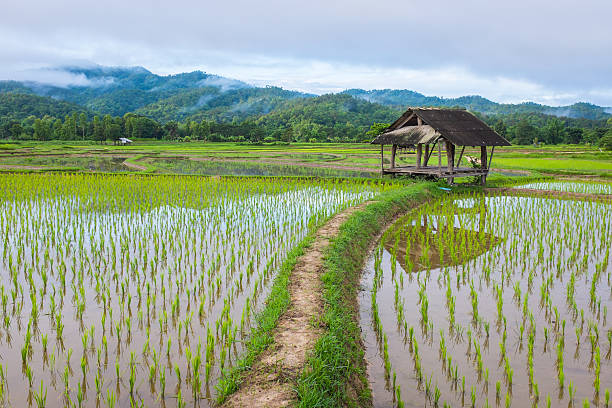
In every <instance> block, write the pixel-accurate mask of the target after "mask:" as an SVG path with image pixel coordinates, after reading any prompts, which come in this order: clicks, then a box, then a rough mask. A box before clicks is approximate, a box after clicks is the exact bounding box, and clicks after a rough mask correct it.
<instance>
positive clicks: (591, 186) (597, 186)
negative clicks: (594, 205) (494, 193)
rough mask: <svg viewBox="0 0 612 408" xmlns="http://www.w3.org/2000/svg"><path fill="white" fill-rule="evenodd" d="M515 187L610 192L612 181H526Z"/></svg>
mask: <svg viewBox="0 0 612 408" xmlns="http://www.w3.org/2000/svg"><path fill="white" fill-rule="evenodd" d="M515 188H523V189H534V190H551V191H560V192H564V193H581V194H612V183H598V182H588V183H587V182H572V181H542V182H535V183H527V184H521V185H518V186H516V187H515Z"/></svg>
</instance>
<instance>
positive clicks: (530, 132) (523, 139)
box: [513, 119, 538, 145]
mask: <svg viewBox="0 0 612 408" xmlns="http://www.w3.org/2000/svg"><path fill="white" fill-rule="evenodd" d="M537 138H538V130H537V129H536V128H535V127H534V126H532V125H531V124H530V123H529V122H527V120H525V119H523V120H521V121H520V122H519V123H517V125H516V126H515V128H514V140H513V142H514V144H519V145H527V144H531V143H533V141H534V140H536V139H537Z"/></svg>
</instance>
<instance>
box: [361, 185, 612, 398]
mask: <svg viewBox="0 0 612 408" xmlns="http://www.w3.org/2000/svg"><path fill="white" fill-rule="evenodd" d="M609 214H610V207H609V204H604V203H600V202H597V201H596V200H592V201H589V200H584V201H568V200H558V199H554V198H541V197H537V198H536V197H510V196H509V197H505V196H501V197H487V196H484V195H482V194H480V193H468V194H466V195H465V196H463V197H456V196H449V197H448V198H446V199H443V200H441V201H438V202H434V203H429V204H426V205H423V206H421V207H419V208H418V209H415V210H413V211H412V212H411V213H409V214H408V215H407V216H406V217H404V218H402V219H400V220H399V221H398V222H397V223H396V224H394V225H393V226H392V227H390V228H389V229H388V230H387V231H386V232H385V233H384V234H383V236H382V237H381V241H380V245H379V246H378V247H377V249H376V250H375V254H374V256H373V258H372V259H371V260H370V261H369V263H368V264H367V265H366V273H365V274H364V278H363V279H364V282H365V284H367V285H368V286H370V287H371V288H372V291H371V293H370V294H371V296H370V297H369V299H368V302H367V304H365V305H361V308H362V309H364V308H365V310H366V311H367V310H370V311H371V314H370V316H371V318H372V319H373V321H374V323H373V324H370V323H369V322H367V320H366V321H363V320H362V327H371V328H372V330H373V331H374V333H375V335H376V338H378V339H381V341H384V344H385V345H384V346H381V347H380V350H381V352H380V353H381V354H379V352H378V348H372V349H369V348H367V349H366V355H367V358H368V359H371V360H374V361H375V360H377V359H379V358H380V359H381V360H382V361H384V362H385V363H384V364H383V366H384V367H385V368H384V370H382V371H389V372H392V373H393V372H395V373H397V382H398V383H397V384H396V385H395V386H396V387H397V386H400V387H401V389H402V391H403V394H404V395H403V396H402V398H403V400H404V401H407V400H412V401H418V398H419V395H422V396H424V397H425V399H426V401H428V403H432V401H431V400H430V398H431V397H430V396H428V395H430V394H431V390H430V392H429V393H428V392H427V390H428V386H427V382H429V381H431V382H432V383H434V384H437V387H438V389H439V390H440V393H441V396H440V400H446V402H448V403H450V405H452V406H455V405H462V404H464V405H470V404H475V405H478V406H481V405H486V404H488V398H487V395H488V393H489V389H488V384H489V381H491V383H494V384H495V391H494V393H495V400H496V402H497V404H498V405H506V406H509V405H510V404H512V405H517V406H528V405H534V406H537V405H546V406H551V405H555V404H553V402H552V400H551V395H554V396H555V397H556V398H557V399H558V401H557V402H558V403H556V406H560V405H568V404H571V401H575V403H578V401H583V400H584V399H585V398H588V399H590V398H593V395H595V397H594V398H593V400H594V401H598V398H599V397H598V395H600V393H601V392H602V390H603V389H607V388H609V387H610V384H611V383H610V378H612V365H611V364H610V359H609V355H610V353H609V352H608V350H610V349H612V332H611V331H609V329H607V323H605V322H604V320H605V317H606V314H607V312H606V311H607V308H608V307H609V306H610V304H612V303H610V302H611V300H610V299H612V297H610V294H611V293H612V286H611V284H610V281H609V280H608V279H607V276H608V275H610V273H611V271H612V263H610V260H609V255H608V253H609V248H610V247H612V217H610V216H609ZM538 289H539V292H536V291H538ZM534 292H536V294H537V295H536V296H534ZM411 299H413V302H414V303H413V305H412V306H413V309H412V310H411V309H410V308H409V307H403V306H400V305H403V303H406V306H408V305H409V303H410V300H411ZM361 315H362V316H368V314H367V313H362V314H361ZM491 323H493V325H492V327H491ZM568 323H569V324H570V327H573V330H572V331H573V332H574V333H575V336H576V338H575V348H574V347H571V350H569V349H570V347H566V345H567V341H568V340H569V339H568V335H569V333H567V332H566V329H568V327H567V326H568ZM571 325H573V326H571ZM415 326H417V327H421V328H422V330H421V331H418V330H416V331H415V330H414V329H412V328H413V327H415ZM394 329H395V331H394ZM436 332H438V333H439V336H438V335H435V336H434V333H436ZM574 333H572V335H571V337H572V343H573V335H574ZM604 333H605V335H604V336H601V334H604ZM434 339H435V340H437V341H435V340H434ZM489 344H493V345H496V346H495V347H490V346H489ZM497 345H499V347H497ZM572 345H574V344H572ZM602 347H603V350H602ZM406 352H409V353H411V354H412V357H413V361H414V365H412V364H410V365H408V364H406V362H405V359H403V358H401V356H404V355H406V354H405V353H406ZM602 352H603V354H604V356H602ZM570 353H571V354H570ZM606 356H607V357H606ZM602 357H606V358H602ZM432 361H439V362H440V363H438V364H437V365H434V366H432V365H431V362H432ZM553 368H554V371H551V369H553ZM370 370H371V372H370V375H375V374H373V373H376V372H377V370H374V369H372V368H370ZM382 371H381V375H382ZM410 371H412V374H410V373H409V372H410ZM401 373H403V375H400V374H401ZM424 373H428V374H424ZM570 375H571V380H570V378H569V376H570ZM423 377H424V378H426V382H425V384H424V387H423V388H421V387H420V386H419V384H420V383H421V380H420V378H423ZM400 378H401V379H402V380H401V381H400ZM407 378H408V379H409V380H407ZM604 378H605V379H604ZM551 380H554V384H553V382H552V381H551ZM377 384H381V385H383V386H384V383H382V382H378V383H377ZM502 386H503V387H504V388H506V389H505V390H503V389H502ZM378 387H380V386H378ZM383 388H384V387H383ZM472 390H474V391H475V397H476V401H475V402H473V401H472ZM478 390H482V391H478ZM390 391H391V388H390V389H389V391H387V392H390ZM502 391H505V395H502ZM466 394H467V395H466ZM604 394H605V393H604ZM374 395H375V404H376V395H385V391H384V389H380V388H377V389H376V390H375V393H374ZM544 396H546V398H544ZM464 399H465V401H464ZM601 399H602V402H603V401H604V400H605V395H604V397H603V398H601ZM599 404H601V402H600V403H599Z"/></svg>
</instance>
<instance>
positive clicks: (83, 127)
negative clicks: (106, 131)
mask: <svg viewBox="0 0 612 408" xmlns="http://www.w3.org/2000/svg"><path fill="white" fill-rule="evenodd" d="M79 128H80V129H81V137H82V138H83V140H85V133H86V132H87V115H85V114H84V113H81V114H80V115H79Z"/></svg>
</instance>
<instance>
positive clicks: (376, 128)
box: [366, 122, 391, 139]
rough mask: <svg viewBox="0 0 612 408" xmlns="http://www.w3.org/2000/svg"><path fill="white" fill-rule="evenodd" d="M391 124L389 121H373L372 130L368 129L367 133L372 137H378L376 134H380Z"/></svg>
mask: <svg viewBox="0 0 612 408" xmlns="http://www.w3.org/2000/svg"><path fill="white" fill-rule="evenodd" d="M389 126H391V125H390V124H389V123H376V122H374V123H372V125H371V126H370V130H368V131H367V132H366V135H368V136H369V137H370V138H371V139H374V138H376V136H378V135H380V134H381V133H382V132H384V131H385V129H387V128H388V127H389Z"/></svg>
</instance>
